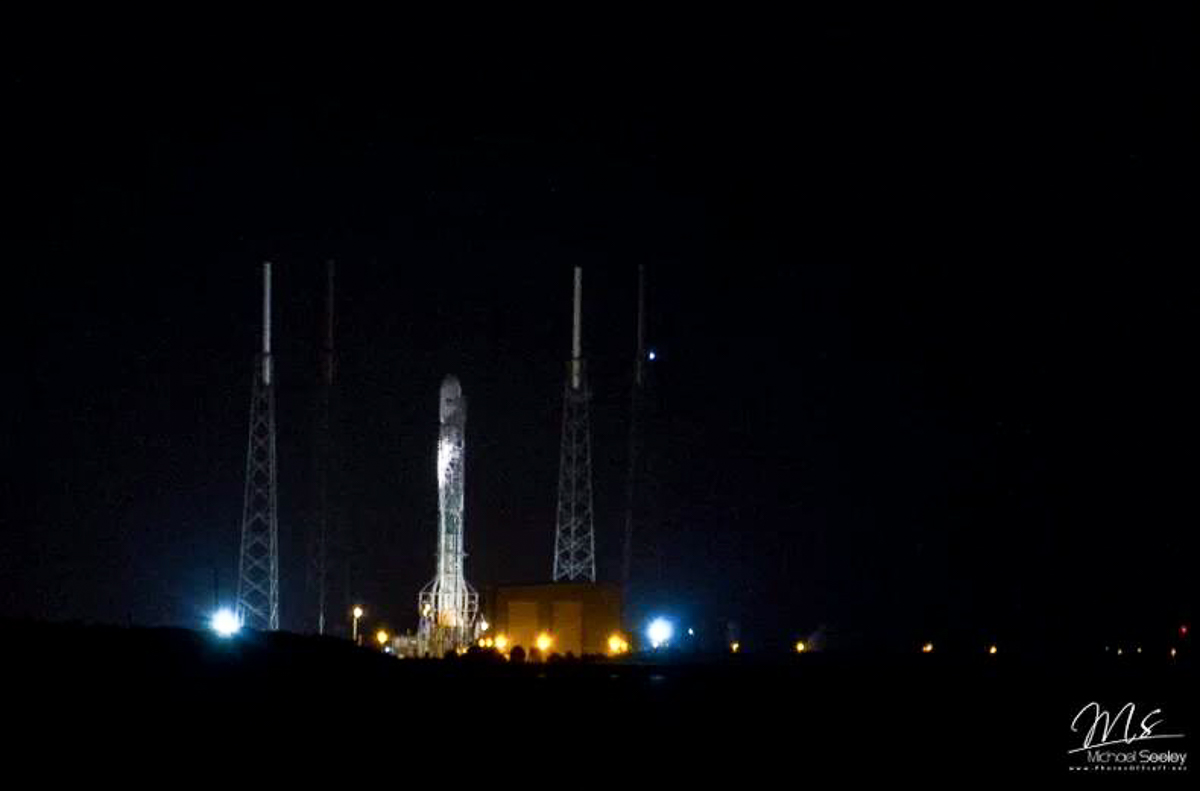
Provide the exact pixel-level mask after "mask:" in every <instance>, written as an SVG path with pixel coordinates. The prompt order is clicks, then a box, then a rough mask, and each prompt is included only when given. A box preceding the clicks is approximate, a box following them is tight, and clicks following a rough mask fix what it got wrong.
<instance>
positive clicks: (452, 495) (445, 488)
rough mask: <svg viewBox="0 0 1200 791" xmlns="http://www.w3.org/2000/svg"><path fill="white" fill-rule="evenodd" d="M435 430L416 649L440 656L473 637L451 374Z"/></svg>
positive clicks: (463, 411) (459, 407)
mask: <svg viewBox="0 0 1200 791" xmlns="http://www.w3.org/2000/svg"><path fill="white" fill-rule="evenodd" d="M438 411H439V417H440V420H441V429H440V431H439V432H438V446H437V482H438V547H437V573H436V575H435V576H434V578H433V580H432V581H430V583H429V584H428V585H426V586H425V588H424V589H423V590H422V591H421V594H420V596H419V597H418V600H417V606H418V608H419V611H420V615H421V621H420V627H419V629H418V632H417V640H418V651H419V652H420V653H421V654H428V655H430V656H436V657H440V656H443V655H444V654H445V653H446V652H447V651H459V650H465V649H466V648H468V647H469V646H470V645H471V644H472V643H473V642H474V640H475V636H476V635H475V630H476V623H475V619H476V616H477V614H478V612H479V594H478V593H476V592H475V590H474V589H473V588H472V587H471V586H470V585H469V584H468V583H467V580H466V577H464V576H463V558H464V557H465V555H466V553H465V550H464V544H463V449H464V439H465V433H466V427H467V400H466V398H464V397H463V393H462V385H460V384H459V382H458V379H456V378H455V377H453V376H447V377H446V378H445V379H444V380H442V388H441V397H440V401H439V410H438Z"/></svg>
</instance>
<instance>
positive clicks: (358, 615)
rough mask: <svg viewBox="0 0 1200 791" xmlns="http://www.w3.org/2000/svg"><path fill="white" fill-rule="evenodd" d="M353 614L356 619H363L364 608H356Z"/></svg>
mask: <svg viewBox="0 0 1200 791" xmlns="http://www.w3.org/2000/svg"><path fill="white" fill-rule="evenodd" d="M353 614H354V617H355V618H361V617H363V608H362V607H355V608H354V610H353Z"/></svg>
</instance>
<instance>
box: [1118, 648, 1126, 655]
mask: <svg viewBox="0 0 1200 791" xmlns="http://www.w3.org/2000/svg"><path fill="white" fill-rule="evenodd" d="M1124 653H1125V649H1124V648H1118V649H1117V656H1121V655H1122V654H1124Z"/></svg>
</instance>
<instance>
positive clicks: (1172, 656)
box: [1171, 648, 1177, 659]
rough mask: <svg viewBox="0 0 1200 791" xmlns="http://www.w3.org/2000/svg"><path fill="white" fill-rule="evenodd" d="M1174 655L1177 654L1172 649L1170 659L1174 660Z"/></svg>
mask: <svg viewBox="0 0 1200 791" xmlns="http://www.w3.org/2000/svg"><path fill="white" fill-rule="evenodd" d="M1176 653H1177V652H1176V651H1175V649H1174V648H1172V649H1171V658H1172V659H1174V658H1175V654H1176Z"/></svg>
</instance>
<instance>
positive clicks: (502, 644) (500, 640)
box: [496, 634, 508, 651]
mask: <svg viewBox="0 0 1200 791" xmlns="http://www.w3.org/2000/svg"><path fill="white" fill-rule="evenodd" d="M496 647H497V648H499V649H500V650H501V651H503V650H504V649H505V648H508V637H507V636H506V635H502V634H498V635H496Z"/></svg>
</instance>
